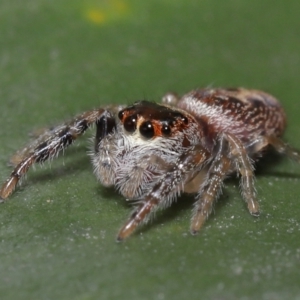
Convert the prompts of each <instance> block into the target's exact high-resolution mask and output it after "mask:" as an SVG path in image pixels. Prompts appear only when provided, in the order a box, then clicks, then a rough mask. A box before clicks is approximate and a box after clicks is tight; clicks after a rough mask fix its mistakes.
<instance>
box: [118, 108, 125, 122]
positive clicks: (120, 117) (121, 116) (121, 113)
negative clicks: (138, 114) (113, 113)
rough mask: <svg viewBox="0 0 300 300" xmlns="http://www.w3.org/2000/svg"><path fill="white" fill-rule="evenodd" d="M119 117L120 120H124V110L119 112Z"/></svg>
mask: <svg viewBox="0 0 300 300" xmlns="http://www.w3.org/2000/svg"><path fill="white" fill-rule="evenodd" d="M118 117H119V119H120V120H123V117H124V110H120V111H119V113H118Z"/></svg>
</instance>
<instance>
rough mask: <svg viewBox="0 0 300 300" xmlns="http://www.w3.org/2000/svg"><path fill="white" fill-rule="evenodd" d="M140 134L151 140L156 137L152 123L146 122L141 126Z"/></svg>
mask: <svg viewBox="0 0 300 300" xmlns="http://www.w3.org/2000/svg"><path fill="white" fill-rule="evenodd" d="M139 129H140V133H141V135H142V136H143V137H145V138H147V139H151V138H153V136H154V128H153V125H152V123H151V122H150V121H146V122H144V123H142V124H141V126H140V128H139Z"/></svg>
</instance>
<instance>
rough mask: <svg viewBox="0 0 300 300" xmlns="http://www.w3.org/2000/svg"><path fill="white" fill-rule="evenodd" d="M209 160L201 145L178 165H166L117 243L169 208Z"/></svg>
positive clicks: (190, 151) (123, 228)
mask: <svg viewBox="0 0 300 300" xmlns="http://www.w3.org/2000/svg"><path fill="white" fill-rule="evenodd" d="M208 158H209V154H208V152H207V151H206V150H205V149H204V148H203V147H202V146H200V145H199V146H195V147H193V148H191V149H190V150H188V151H186V152H185V153H184V154H182V155H181V156H180V157H179V159H178V161H177V162H176V163H174V164H172V165H166V166H165V168H166V170H165V174H164V175H163V176H162V177H161V179H160V180H159V181H158V183H156V185H154V187H153V188H152V189H151V191H150V192H149V193H148V194H146V196H145V197H144V199H143V200H142V201H140V204H139V205H138V206H137V208H136V209H135V210H134V211H133V213H132V214H131V215H130V217H129V219H128V221H127V222H126V223H125V225H124V226H123V227H122V228H121V229H120V231H119V233H118V236H117V241H122V240H124V239H125V238H127V237H128V236H129V235H131V234H132V233H133V231H134V230H135V229H136V228H137V227H138V226H139V225H140V224H141V223H143V222H144V223H145V222H147V221H148V220H149V219H150V217H151V215H153V213H154V212H155V211H156V210H157V209H158V208H161V207H163V208H166V207H167V206H169V205H170V204H171V203H172V200H173V199H174V198H175V197H176V196H177V195H178V194H179V193H180V192H181V191H182V190H183V188H184V184H185V183H186V181H187V180H188V179H189V175H190V174H191V172H197V170H198V171H199V170H200V168H201V165H202V164H203V163H204V162H205V161H206V160H207V159H208Z"/></svg>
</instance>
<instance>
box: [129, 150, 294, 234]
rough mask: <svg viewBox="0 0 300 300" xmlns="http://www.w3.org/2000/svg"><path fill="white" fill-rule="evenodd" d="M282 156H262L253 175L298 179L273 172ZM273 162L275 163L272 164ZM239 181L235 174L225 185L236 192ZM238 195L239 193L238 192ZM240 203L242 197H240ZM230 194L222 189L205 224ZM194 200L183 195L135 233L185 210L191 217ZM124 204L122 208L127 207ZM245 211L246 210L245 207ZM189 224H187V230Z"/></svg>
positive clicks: (286, 173)
mask: <svg viewBox="0 0 300 300" xmlns="http://www.w3.org/2000/svg"><path fill="white" fill-rule="evenodd" d="M285 159H287V158H285V157H284V156H282V155H280V154H279V153H277V152H276V151H272V150H271V151H270V152H268V154H267V155H264V156H263V157H261V158H260V159H259V161H257V162H256V163H255V175H256V176H257V177H270V176H272V177H280V178H294V179H300V172H299V174H293V173H291V172H280V171H276V170H274V168H276V165H277V164H280V163H281V162H283V160H285ZM274 162H275V163H274ZM239 180H240V178H237V177H236V175H235V174H233V175H232V176H231V177H229V178H227V179H226V180H225V185H226V184H228V185H231V186H234V185H235V186H237V190H238V192H239V191H240V189H239ZM239 194H240V192H239ZM240 197H241V201H243V199H242V195H240ZM230 198H231V197H230V192H229V193H228V191H225V190H224V189H223V191H222V194H221V195H220V197H219V198H218V200H217V201H216V202H215V203H214V206H213V212H212V214H211V216H210V217H209V218H208V220H207V221H206V224H209V223H210V222H213V221H214V219H215V218H217V217H218V215H219V214H220V213H221V211H222V210H223V209H224V207H225V206H226V205H227V204H228V201H230ZM194 203H195V199H194V196H193V195H188V194H183V195H182V196H181V197H179V198H178V199H177V201H176V202H174V203H172V205H171V207H169V208H168V209H165V210H160V211H159V212H158V213H157V215H156V216H155V218H154V219H152V220H151V221H150V222H149V223H147V224H146V225H145V226H142V227H140V228H138V230H137V233H140V232H147V231H148V230H149V229H151V228H153V227H158V226H161V225H162V224H165V223H168V222H170V221H174V220H175V219H176V218H178V216H180V215H182V212H186V210H189V211H191V215H192V209H193V207H194ZM126 204H127V205H125V204H124V206H126V207H127V206H128V203H126ZM245 209H247V207H246V205H245ZM188 226H189V224H187V228H188Z"/></svg>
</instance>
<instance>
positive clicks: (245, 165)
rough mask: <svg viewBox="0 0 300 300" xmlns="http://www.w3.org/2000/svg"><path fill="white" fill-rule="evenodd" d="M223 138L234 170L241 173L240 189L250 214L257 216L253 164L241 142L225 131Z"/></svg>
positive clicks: (257, 208)
mask: <svg viewBox="0 0 300 300" xmlns="http://www.w3.org/2000/svg"><path fill="white" fill-rule="evenodd" d="M225 138H226V139H227V140H228V142H229V145H230V156H231V159H232V161H233V162H235V164H236V170H237V171H238V172H239V173H240V174H241V191H242V196H243V198H244V200H245V201H246V203H247V206H248V210H249V212H250V214H251V215H253V216H259V204H258V202H257V196H256V190H255V187H254V174H253V170H254V167H253V164H252V162H251V159H250V157H249V155H248V154H247V151H246V149H245V147H244V146H243V144H242V142H241V141H240V140H239V139H238V138H236V137H234V136H233V135H231V134H229V133H227V134H226V135H225Z"/></svg>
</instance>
